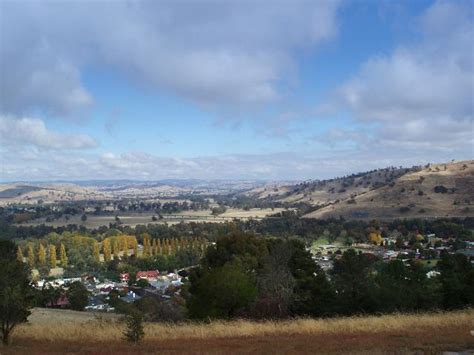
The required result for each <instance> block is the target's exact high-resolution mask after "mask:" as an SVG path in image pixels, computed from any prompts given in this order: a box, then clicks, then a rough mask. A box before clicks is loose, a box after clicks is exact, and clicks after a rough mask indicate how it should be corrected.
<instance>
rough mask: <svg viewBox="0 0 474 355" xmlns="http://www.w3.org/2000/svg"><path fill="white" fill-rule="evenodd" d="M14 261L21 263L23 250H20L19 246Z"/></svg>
mask: <svg viewBox="0 0 474 355" xmlns="http://www.w3.org/2000/svg"><path fill="white" fill-rule="evenodd" d="M16 259H17V260H18V261H21V262H23V250H21V247H20V246H18V248H17V249H16Z"/></svg>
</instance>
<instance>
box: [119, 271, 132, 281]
mask: <svg viewBox="0 0 474 355" xmlns="http://www.w3.org/2000/svg"><path fill="white" fill-rule="evenodd" d="M129 279H130V274H129V273H128V272H125V273H123V274H120V281H122V282H128V280H129Z"/></svg>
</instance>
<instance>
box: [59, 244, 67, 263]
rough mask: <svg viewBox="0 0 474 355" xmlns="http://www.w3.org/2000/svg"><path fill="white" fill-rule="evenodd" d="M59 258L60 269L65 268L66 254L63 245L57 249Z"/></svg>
mask: <svg viewBox="0 0 474 355" xmlns="http://www.w3.org/2000/svg"><path fill="white" fill-rule="evenodd" d="M59 254H60V255H59V257H60V259H61V267H63V268H65V267H67V254H66V247H65V246H64V244H63V243H61V247H60V249H59Z"/></svg>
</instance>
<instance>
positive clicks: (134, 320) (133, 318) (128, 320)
mask: <svg viewBox="0 0 474 355" xmlns="http://www.w3.org/2000/svg"><path fill="white" fill-rule="evenodd" d="M125 326H126V328H125V331H124V333H123V335H124V336H125V339H126V340H127V341H129V342H132V343H135V344H137V343H139V342H140V341H141V340H142V339H143V337H144V336H145V331H144V330H143V314H142V313H141V312H140V311H138V310H136V309H131V310H130V311H129V313H128V314H127V315H126V316H125Z"/></svg>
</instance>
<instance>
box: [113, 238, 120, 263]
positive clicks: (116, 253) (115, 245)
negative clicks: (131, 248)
mask: <svg viewBox="0 0 474 355" xmlns="http://www.w3.org/2000/svg"><path fill="white" fill-rule="evenodd" d="M112 253H113V254H114V260H117V259H118V257H119V243H118V240H117V238H114V239H113V240H112Z"/></svg>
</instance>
